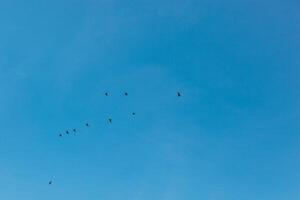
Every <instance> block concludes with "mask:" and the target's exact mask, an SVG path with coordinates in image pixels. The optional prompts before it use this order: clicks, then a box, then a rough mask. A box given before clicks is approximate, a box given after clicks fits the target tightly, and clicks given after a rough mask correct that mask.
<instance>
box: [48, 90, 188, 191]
mask: <svg viewBox="0 0 300 200" xmlns="http://www.w3.org/2000/svg"><path fill="white" fill-rule="evenodd" d="M104 95H105V96H109V93H108V92H105V93H104ZM124 96H128V92H124ZM181 96H182V95H181V93H180V92H177V97H181ZM131 114H132V115H135V112H132V113H131ZM108 122H109V123H112V119H111V118H108ZM85 127H90V124H89V123H88V122H87V123H85ZM76 132H77V129H76V128H73V129H72V130H71V131H69V130H66V131H65V135H69V134H71V133H73V134H75V133H76ZM58 136H59V137H63V134H62V133H60V134H59V135H58ZM52 183H53V181H52V180H51V181H49V182H48V185H52Z"/></svg>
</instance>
